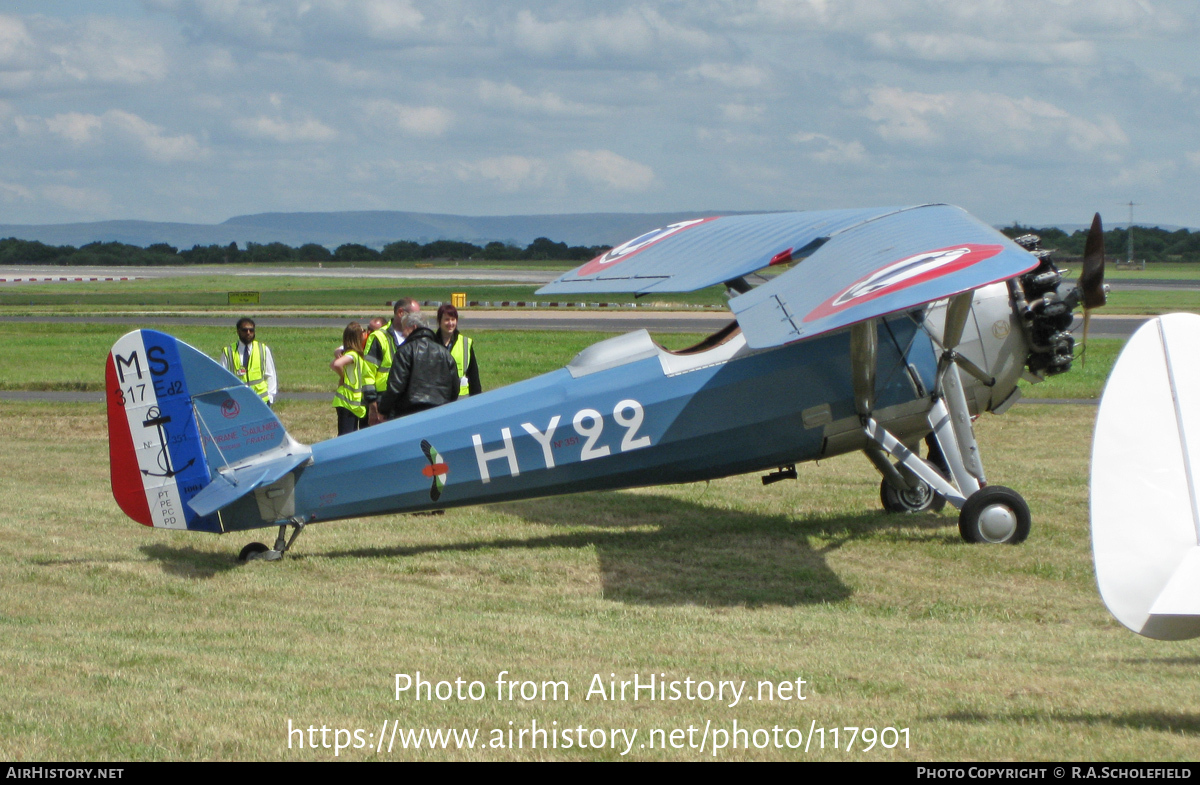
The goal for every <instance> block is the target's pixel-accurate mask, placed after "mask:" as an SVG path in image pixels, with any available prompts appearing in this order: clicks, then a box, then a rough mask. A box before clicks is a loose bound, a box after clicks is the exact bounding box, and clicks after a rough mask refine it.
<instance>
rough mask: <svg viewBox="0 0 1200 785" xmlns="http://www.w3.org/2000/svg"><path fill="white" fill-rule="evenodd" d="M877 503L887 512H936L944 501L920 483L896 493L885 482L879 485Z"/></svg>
mask: <svg viewBox="0 0 1200 785" xmlns="http://www.w3.org/2000/svg"><path fill="white" fill-rule="evenodd" d="M879 501H881V502H883V509H885V510H887V511H888V512H938V511H939V510H941V509H942V508H943V507H945V506H946V499H945V498H944V497H943V496H941V495H939V494H938V493H936V492H935V491H934V490H933V488H930V487H929V486H928V485H926V484H925V483H923V482H921V481H919V480H918V481H917V485H916V487H914V488H912V489H910V490H907V491H898V490H896V489H895V488H893V487H892V486H891V485H888V481H887V480H881V481H880V483H879Z"/></svg>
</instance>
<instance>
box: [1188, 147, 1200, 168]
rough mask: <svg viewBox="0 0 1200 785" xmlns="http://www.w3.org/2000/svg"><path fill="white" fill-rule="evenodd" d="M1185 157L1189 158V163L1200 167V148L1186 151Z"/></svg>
mask: <svg viewBox="0 0 1200 785" xmlns="http://www.w3.org/2000/svg"><path fill="white" fill-rule="evenodd" d="M1184 157H1185V158H1186V159H1187V162H1188V163H1189V164H1191V165H1192V166H1194V167H1196V168H1197V169H1200V150H1196V151H1193V152H1188V153H1184Z"/></svg>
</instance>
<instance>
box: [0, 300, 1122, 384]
mask: <svg viewBox="0 0 1200 785" xmlns="http://www.w3.org/2000/svg"><path fill="white" fill-rule="evenodd" d="M359 318H360V320H361V321H362V322H363V323H364V324H365V323H366V318H365V317H359ZM130 329H132V327H131V326H128V325H118V324H89V325H86V327H83V326H80V325H78V324H69V323H53V322H48V323H38V324H22V323H14V322H0V389H4V390H80V391H100V390H103V389H104V362H105V358H107V357H108V353H109V351H110V350H111V349H112V345H113V343H115V342H116V340H117V338H119V337H120V336H122V335H124V334H125V333H127V332H129V330H130ZM463 329H464V331H466V332H468V333H469V334H470V335H471V336H472V337H474V338H475V340H476V343H475V352H476V355H477V357H478V360H479V364H480V373H481V377H482V380H483V385H484V389H486V390H491V389H495V388H496V387H502V386H504V385H507V384H512V383H513V382H516V381H520V380H521V379H527V378H529V377H530V376H535V375H537V374H540V373H546V372H548V371H552V370H555V369H557V368H561V367H563V366H564V365H565V364H566V363H568V362H570V360H571V358H572V357H574V356H575V355H576V354H577V353H579V351H581V350H582V349H584V348H586V347H587V346H590V345H591V344H593V343H595V342H596V341H599V340H602V339H604V338H607V337H610V336H611V335H612V333H592V332H551V331H545V330H478V331H476V330H473V329H471V326H470V321H469V316H465V317H464V320H463ZM169 332H170V333H171V334H172V335H174V336H176V337H177V338H179V339H180V340H182V341H185V342H187V343H189V344H191V345H192V346H195V347H196V348H197V349H200V350H201V351H203V352H206V353H207V354H209V356H211V357H219V356H220V353H221V347H222V346H224V345H225V344H226V343H227V342H229V341H231V340H233V337H234V336H233V330H232V329H231V328H227V327H195V326H186V325H180V326H172V327H171V328H169ZM260 336H261V337H262V340H263V341H265V342H266V343H267V345H268V346H270V347H271V352H272V354H273V355H274V357H275V363H276V366H277V369H278V372H279V384H280V389H281V390H283V391H285V392H321V391H325V390H329V391H330V393H331V394H332V392H333V389H334V387H336V384H335V383H334V381H335V379H334V374H333V372H332V371H330V370H329V361H330V359H332V357H333V350H334V348H336V347H337V346H338V344H339V343H340V342H341V331H340V330H320V329H314V328H298V327H295V328H289V327H280V328H265V329H263V330H262V331H261V332H260ZM654 338H655V340H657V341H658V342H659V343H661V344H663V345H664V346H666V347H667V348H668V349H681V348H684V347H687V346H690V345H692V344H694V343H696V342H697V341H699V340H700V339H701V338H703V336H702V335H699V334H695V333H655V334H654ZM1122 345H1123V342H1122V341H1119V340H1115V339H1095V340H1091V341H1089V344H1088V360H1087V361H1086V362H1081V361H1079V360H1077V361H1076V362H1075V364H1074V366H1073V367H1072V369H1071V370H1070V371H1069V372H1067V373H1065V374H1061V375H1059V376H1054V377H1051V378H1050V379H1048V380H1046V381H1045V382H1043V383H1041V384H1036V385H1031V384H1028V383H1026V382H1021V386H1022V391H1023V394H1024V395H1025V396H1026V397H1032V398H1098V397H1099V396H1100V393H1101V391H1102V390H1103V388H1104V382H1105V380H1106V379H1107V378H1108V372H1109V370H1110V369H1111V368H1112V364H1113V362H1115V360H1116V357H1117V354H1119V353H1120V350H1121V346H1122ZM35 348H36V350H37V351H38V352H41V353H43V354H44V356H47V357H53V358H54V362H50V363H41V364H40V365H39V367H38V368H37V369H36V371H35V372H30V369H29V357H30V352H32V351H34V349H35Z"/></svg>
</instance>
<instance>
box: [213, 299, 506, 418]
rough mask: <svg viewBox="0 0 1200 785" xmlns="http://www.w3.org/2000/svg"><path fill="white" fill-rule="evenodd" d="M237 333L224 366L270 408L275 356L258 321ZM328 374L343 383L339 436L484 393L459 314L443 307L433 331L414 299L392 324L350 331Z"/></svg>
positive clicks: (337, 398)
mask: <svg viewBox="0 0 1200 785" xmlns="http://www.w3.org/2000/svg"><path fill="white" fill-rule="evenodd" d="M237 332H238V337H237V340H236V341H234V342H233V343H231V344H230V345H229V346H226V347H224V348H223V350H222V352H221V361H220V362H221V366H222V367H223V368H225V369H226V370H227V371H229V372H231V373H233V374H234V375H235V376H237V377H238V379H240V380H241V381H242V382H243V383H245V384H246V385H247V386H249V387H250V388H251V389H253V390H254V391H255V392H256V393H257V394H258V396H259V397H260V398H262V399H263V402H265V403H266V404H267V405H268V406H272V405H274V403H275V397H276V395H277V394H278V381H277V377H276V375H275V360H274V358H273V357H272V356H271V350H270V349H269V348H267V345H266V344H264V343H262V342H261V341H259V340H258V339H257V336H256V334H255V325H254V320H253V319H249V318H244V319H241V320H239V321H238V323H237ZM329 367H330V369H331V370H333V371H334V373H336V374H337V375H338V380H339V382H338V387H337V391H336V392H335V393H334V395H333V407H334V410H335V411H336V412H337V433H338V436H342V435H343V434H347V433H353V432H354V431H357V430H360V429H362V428H366V427H368V426H371V425H376V424H378V423H381V422H384V421H386V420H391V419H395V418H397V417H403V416H404V415H406V414H413V413H414V412H419V411H423V410H425V409H432V408H433V407H435V406H441V405H442V404H445V403H450V402H451V401H455V400H458V399H459V398H465V397H466V396H468V395H478V394H479V393H481V392H483V387H482V385H481V384H480V382H479V363H478V362H477V361H476V360H475V345H474V341H472V340H471V339H470V338H468V337H467V336H465V335H463V334H462V333H460V332H459V331H458V309H457V308H455V307H454V306H453V305H442V306H441V307H439V308H438V311H437V325H436V327H435V326H434V325H433V324H431V323H430V320H429V317H428V315H426V314H423V313H421V305H420V303H418V302H417V301H416V300H414V299H412V298H411V297H405V298H402V299H400V300H397V301H396V303H395V305H394V307H393V310H392V320H391V321H390V322H386V323H385V322H384V320H383V319H382V318H380V317H376V318H375V319H372V320H371V322H370V327H369V329H364V328H363V326H362V325H361V324H359V323H358V322H350V324H348V325H346V329H344V330H343V331H342V345H341V346H340V347H339V348H338V350H337V351H336V352H335V353H334V358H333V361H332V362H331V363H329Z"/></svg>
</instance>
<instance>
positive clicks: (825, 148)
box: [788, 132, 867, 164]
mask: <svg viewBox="0 0 1200 785" xmlns="http://www.w3.org/2000/svg"><path fill="white" fill-rule="evenodd" d="M788 138H789V139H790V140H791V141H793V142H795V143H796V144H798V145H800V146H801V147H802V148H803V149H804V150H805V154H806V155H807V156H808V157H809V158H811V159H812V160H814V161H819V162H820V163H825V164H864V163H866V162H867V150H866V148H865V147H863V144H862V142H859V141H857V140H852V141H849V142H846V141H843V140H841V139H835V138H833V137H832V136H826V135H825V134H816V133H804V132H800V133H795V134H792V135H791V136H790V137H788Z"/></svg>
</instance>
